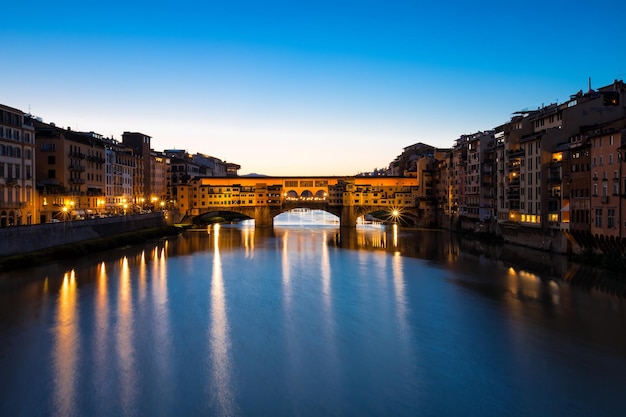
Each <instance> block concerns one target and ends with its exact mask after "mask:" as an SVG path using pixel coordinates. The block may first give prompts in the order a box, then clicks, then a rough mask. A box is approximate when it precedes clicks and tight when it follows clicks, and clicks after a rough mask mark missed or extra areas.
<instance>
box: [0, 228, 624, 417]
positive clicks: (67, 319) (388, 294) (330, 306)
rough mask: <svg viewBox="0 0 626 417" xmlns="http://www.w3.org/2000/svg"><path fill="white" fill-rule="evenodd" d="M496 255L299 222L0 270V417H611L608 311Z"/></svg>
mask: <svg viewBox="0 0 626 417" xmlns="http://www.w3.org/2000/svg"><path fill="white" fill-rule="evenodd" d="M500 255H502V254H500ZM502 258H506V256H500V257H499V259H498V260H494V259H491V258H489V257H487V256H485V255H480V254H477V253H475V252H474V251H471V250H468V249H467V248H464V247H463V244H462V243H460V242H459V241H458V240H457V239H455V238H454V237H452V236H450V235H449V234H448V233H447V232H432V231H430V232H428V231H409V230H398V229H397V228H394V227H387V228H384V227H364V228H358V229H357V230H353V231H351V232H348V231H343V230H342V231H340V230H339V229H338V228H336V227H335V226H334V225H333V224H326V225H322V226H319V225H309V224H306V222H304V224H297V225H294V224H286V225H280V224H279V225H277V226H276V227H275V228H274V229H273V230H270V231H267V230H255V229H254V228H251V227H246V226H242V225H229V226H222V227H212V228H210V229H208V230H206V231H196V232H187V233H185V234H182V235H181V236H179V237H177V238H171V239H168V240H162V241H158V242H153V243H150V244H147V245H143V246H135V247H128V248H124V249H120V250H116V251H110V252H105V253H102V254H97V255H93V256H90V257H89V258H86V259H81V260H76V261H73V262H59V263H56V264H52V265H46V266H45V267H39V268H34V269H29V270H24V271H19V272H13V273H10V274H4V275H3V276H2V277H0V283H1V284H2V285H1V286H0V288H1V291H0V341H1V343H0V370H1V371H2V372H1V374H0V378H1V379H0V381H1V384H2V386H1V389H0V415H11V416H19V415H23V416H34V415H56V416H73V415H75V416H79V415H80V416H82V415H129V416H133V415H157V416H158V415H226V416H230V415H233V416H237V415H306V416H318V415H359V416H360V415H376V416H378V415H407V416H408V415H410V416H434V415H437V416H455V415H470V416H502V415H509V416H526V415H528V416H536V415H540V416H542V415H543V416H555V415H566V416H591V415H594V416H596V415H597V416H599V415H602V416H618V415H623V401H622V399H621V396H622V394H623V388H624V386H625V384H624V382H623V381H624V375H626V326H625V324H624V323H626V321H625V318H626V311H625V305H624V302H623V300H622V299H621V298H619V297H617V296H614V295H611V294H609V293H606V292H602V291H596V290H589V289H585V288H580V287H577V286H571V285H569V284H568V283H567V282H565V281H564V280H562V279H560V278H559V277H556V276H554V275H555V273H556V272H558V270H560V268H561V266H559V262H553V263H552V264H551V265H552V267H551V269H550V270H548V271H547V272H546V273H540V272H533V271H537V269H536V268H534V269H533V268H526V269H525V268H521V267H519V266H512V265H513V264H511V263H510V262H508V261H504V260H502ZM562 268H564V269H565V271H567V266H566V265H563V266H562ZM531 270H532V271H531Z"/></svg>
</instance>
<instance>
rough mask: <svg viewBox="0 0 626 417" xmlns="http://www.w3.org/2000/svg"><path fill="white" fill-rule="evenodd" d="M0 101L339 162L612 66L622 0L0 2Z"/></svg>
mask: <svg viewBox="0 0 626 417" xmlns="http://www.w3.org/2000/svg"><path fill="white" fill-rule="evenodd" d="M2 10H3V16H4V17H3V19H2V25H0V37H1V39H2V41H3V42H2V44H3V58H2V61H3V65H2V66H0V77H1V79H2V83H1V84H0V86H1V88H0V103H2V104H6V105H9V106H12V107H16V108H19V109H21V110H24V111H26V112H28V111H29V110H30V112H32V114H34V115H37V116H40V117H42V118H43V119H44V121H46V122H54V123H56V124H57V125H59V126H64V127H66V126H69V127H71V128H72V129H74V130H80V131H95V132H98V133H100V134H103V135H105V136H113V137H115V138H117V139H119V138H121V134H122V132H124V131H139V132H142V133H145V134H148V135H150V136H152V137H153V142H152V145H153V148H154V149H156V150H164V149H172V148H176V149H186V150H187V151H189V152H192V153H195V152H202V153H206V154H210V155H213V156H216V157H218V158H221V159H223V160H226V161H232V162H236V163H239V164H240V165H241V166H242V169H241V172H240V173H241V174H246V173H251V172H255V173H263V174H268V175H353V174H356V173H358V172H363V171H370V170H372V169H374V168H378V167H384V166H386V165H387V164H388V163H389V162H391V161H392V160H393V159H394V158H395V157H396V156H397V155H398V154H400V153H401V152H402V148H404V147H406V146H409V145H411V144H413V143H416V142H425V143H428V144H431V145H434V146H439V147H449V146H451V145H452V143H453V141H454V139H456V138H458V137H459V136H460V135H461V134H466V133H473V132H476V131H479V130H487V129H491V128H493V127H495V126H497V125H499V124H502V123H504V122H506V121H507V120H509V118H510V116H511V113H513V112H515V111H517V110H521V109H524V108H536V107H539V106H541V105H542V104H549V103H553V102H557V101H558V102H559V103H560V102H563V101H565V100H567V99H568V97H569V95H570V94H574V93H576V92H577V91H578V90H580V89H583V90H586V89H587V78H588V77H591V80H592V87H600V86H603V85H607V84H610V83H612V82H613V80H614V79H616V78H622V79H623V78H624V74H626V52H625V51H626V43H625V42H626V29H625V28H624V25H623V24H622V22H621V16H624V12H626V2H623V1H614V0H610V1H604V2H594V3H588V2H582V1H578V0H574V1H572V0H570V1H562V0H555V1H551V2H539V1H531V2H526V3H522V2H515V3H513V2H505V1H500V2H495V1H474V2H467V1H456V0H455V1H446V0H440V1H437V2H428V3H426V2H418V1H412V2H411V1H406V2H405V1H385V2H383V1H358V2H357V1H340V0H339V1H334V2H331V1H316V2H304V1H272V0H269V1H263V2H253V1H206V2H195V1H193V2H190V1H181V2H178V3H167V4H165V3H164V4H159V3H153V2H142V1H134V2H133V1H128V0H127V1H125V2H122V1H108V2H101V3H100V4H97V5H94V4H92V2H85V1H81V2H78V1H63V0H60V1H57V2H49V1H46V2H41V1H38V0H34V1H30V2H28V3H20V2H10V3H9V4H5V5H3V6H2Z"/></svg>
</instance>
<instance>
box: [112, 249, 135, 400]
mask: <svg viewBox="0 0 626 417" xmlns="http://www.w3.org/2000/svg"><path fill="white" fill-rule="evenodd" d="M117 316H118V318H117V328H116V329H115V339H116V350H117V352H116V353H117V360H118V366H119V368H120V375H121V379H120V381H119V389H120V398H121V402H122V404H121V405H122V409H123V410H125V411H127V412H128V411H129V410H130V409H131V407H132V406H133V405H134V404H135V394H136V382H137V381H136V375H135V372H136V370H135V366H134V360H135V352H134V346H133V335H134V329H133V320H134V317H133V316H134V311H133V300H132V286H131V276H130V267H129V265H128V258H127V257H124V259H123V260H122V267H121V270H120V278H119V290H118V295H117Z"/></svg>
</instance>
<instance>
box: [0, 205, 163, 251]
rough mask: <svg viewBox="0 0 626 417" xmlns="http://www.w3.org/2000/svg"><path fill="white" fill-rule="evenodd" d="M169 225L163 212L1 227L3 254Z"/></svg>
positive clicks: (0, 241) (0, 243)
mask: <svg viewBox="0 0 626 417" xmlns="http://www.w3.org/2000/svg"><path fill="white" fill-rule="evenodd" d="M165 224H166V219H165V215H164V212H155V213H149V214H141V215H130V216H117V217H107V218H104V219H92V220H80V221H71V222H61V223H46V224H35V225H30V226H16V227H6V228H1V229H0V256H9V255H15V254H20V253H28V252H34V251H37V250H41V249H47V248H51V247H55V246H62V245H67V244H71V243H77V242H82V241H85V240H91V239H98V238H102V237H109V236H115V235H118V234H122V233H128V232H133V231H137V230H142V229H150V228H154V227H160V226H163V225H165Z"/></svg>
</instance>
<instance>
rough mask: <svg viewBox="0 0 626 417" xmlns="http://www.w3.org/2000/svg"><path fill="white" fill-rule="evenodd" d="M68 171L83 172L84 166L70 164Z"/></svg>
mask: <svg viewBox="0 0 626 417" xmlns="http://www.w3.org/2000/svg"><path fill="white" fill-rule="evenodd" d="M70 171H78V172H84V171H85V166H84V165H80V164H70Z"/></svg>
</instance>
